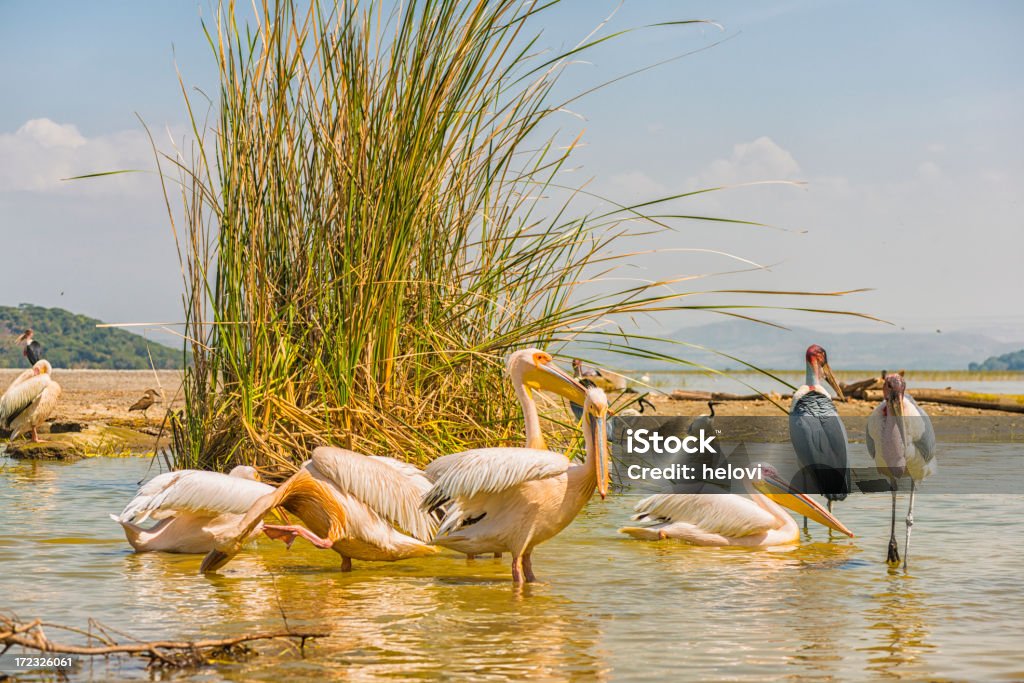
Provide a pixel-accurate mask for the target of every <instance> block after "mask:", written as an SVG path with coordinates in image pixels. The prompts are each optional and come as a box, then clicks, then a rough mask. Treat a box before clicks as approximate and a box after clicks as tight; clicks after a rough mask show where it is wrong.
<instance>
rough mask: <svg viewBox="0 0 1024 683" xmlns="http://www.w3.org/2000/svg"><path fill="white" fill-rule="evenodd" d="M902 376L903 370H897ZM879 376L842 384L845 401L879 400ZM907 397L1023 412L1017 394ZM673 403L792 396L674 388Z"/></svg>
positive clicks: (921, 392)
mask: <svg viewBox="0 0 1024 683" xmlns="http://www.w3.org/2000/svg"><path fill="white" fill-rule="evenodd" d="M900 374H903V371H902V370H901V371H900ZM882 384H883V379H882V376H881V375H879V376H878V377H869V378H867V379H862V380H860V381H858V382H850V383H848V384H846V383H841V384H840V385H839V386H841V387H842V389H843V394H844V395H845V396H846V398H848V399H849V398H853V399H858V400H861V401H881V400H882V398H883V396H882ZM910 394H911V395H912V396H913V397H914V400H916V401H918V402H922V403H940V404H944V405H950V406H959V407H961V408H980V409H982V410H1002V411H1005V412H1010V413H1024V395H1020V394H985V393H980V392H975V391H957V390H956V389H913V390H912V391H910ZM669 398H670V399H672V400H674V401H761V400H778V399H786V400H788V399H790V398H792V394H783V395H781V396H779V395H778V394H770V395H764V394H729V393H726V392H721V391H683V390H682V389H677V390H676V391H673V392H672V393H671V394H669Z"/></svg>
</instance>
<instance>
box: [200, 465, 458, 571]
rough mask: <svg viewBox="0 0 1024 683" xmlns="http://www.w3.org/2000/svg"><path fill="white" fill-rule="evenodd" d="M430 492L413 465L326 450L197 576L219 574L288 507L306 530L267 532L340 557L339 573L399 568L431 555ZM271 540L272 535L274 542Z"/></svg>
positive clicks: (268, 499)
mask: <svg viewBox="0 0 1024 683" xmlns="http://www.w3.org/2000/svg"><path fill="white" fill-rule="evenodd" d="M429 489H430V482H429V481H428V480H427V479H426V478H425V477H424V476H423V472H421V471H420V470H419V469H417V468H416V467H414V466H413V465H410V464H409V463H405V462H402V461H400V460H395V459H394V458H386V457H381V456H375V455H361V454H359V453H355V452H353V451H349V450H346V449H344V448H333V447H329V446H321V447H320V448H317V449H316V450H314V451H313V455H312V456H311V457H310V459H309V460H308V461H306V462H305V463H304V464H303V465H302V468H301V469H300V470H299V471H298V472H296V473H295V474H294V475H292V476H291V477H290V478H289V479H288V480H287V481H285V482H284V483H283V484H281V486H279V487H278V488H277V490H275V491H273V492H272V493H269V494H268V495H265V496H263V497H262V498H260V499H259V500H257V501H256V502H255V503H253V505H252V507H251V508H249V510H248V512H247V513H246V515H245V517H244V518H243V519H240V520H239V521H238V522H237V523H236V524H235V525H234V528H233V530H232V533H230V534H229V535H227V536H226V537H225V538H224V539H223V540H221V541H219V542H218V543H217V545H216V547H215V548H214V549H213V550H211V551H210V553H209V554H208V555H207V556H206V557H205V558H204V559H203V563H202V565H201V566H200V571H203V572H212V571H216V570H217V569H220V568H221V567H223V566H224V565H225V564H227V563H228V561H230V560H231V558H232V557H234V556H235V555H236V554H237V553H238V551H239V550H241V548H242V545H244V543H245V541H246V539H247V538H248V537H249V536H250V535H251V534H252V533H253V532H254V530H256V529H257V528H258V527H259V525H260V524H261V521H262V519H263V517H264V515H266V514H267V513H268V512H269V511H270V510H271V509H273V508H277V507H283V508H284V509H285V510H288V511H289V512H291V513H292V514H294V515H295V516H296V517H298V518H299V519H300V520H301V521H302V522H303V524H305V525H306V527H308V529H306V528H303V527H301V526H297V525H284V526H282V525H271V524H267V525H264V526H263V529H264V531H265V532H266V531H269V532H270V534H276V535H277V536H276V537H278V538H282V539H284V540H285V542H287V543H290V542H291V540H293V539H294V535H301V536H303V537H305V538H307V539H308V540H310V542H312V543H313V544H314V545H316V546H318V547H321V548H331V549H333V550H334V551H335V552H336V553H338V554H339V555H341V570H342V571H346V572H347V571H351V570H352V559H353V558H354V559H357V560H368V561H376V562H394V561H396V560H405V559H408V558H411V557H422V556H424V555H433V554H435V553H437V552H439V551H438V549H437V548H435V547H434V546H432V545H430V544H429V541H430V539H431V537H432V536H433V535H434V532H435V530H436V529H437V520H436V519H434V518H432V517H431V516H430V515H429V514H427V513H426V512H424V511H422V510H420V507H419V502H420V499H421V497H422V496H423V494H424V493H425V492H426V491H428V490H429ZM270 534H268V535H270Z"/></svg>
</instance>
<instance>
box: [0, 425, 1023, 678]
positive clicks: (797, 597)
mask: <svg viewBox="0 0 1024 683" xmlns="http://www.w3.org/2000/svg"><path fill="white" fill-rule="evenodd" d="M853 447H854V448H861V449H862V448H863V445H861V444H857V445H854V446H853ZM1019 448H1020V447H1019V445H1011V444H997V445H993V444H985V445H974V446H950V445H944V446H943V449H944V450H943V451H940V458H941V457H942V453H943V452H945V453H947V454H950V452H951V450H954V449H969V450H971V451H972V452H978V453H979V454H980V455H983V456H985V457H986V459H987V460H989V461H992V462H1005V463H1007V466H1008V467H1009V468H1010V469H1008V472H1009V471H1011V470H1012V471H1013V472H1016V470H1017V469H1019V468H1018V467H1017V458H1016V457H1013V456H1017V455H1019ZM960 455H963V454H960ZM953 460H956V461H965V460H966V458H964V457H957V458H953V457H949V458H947V461H949V462H951V461H953ZM150 463H151V461H150V460H147V459H143V458H128V459H105V458H96V459H90V460H87V461H81V462H79V463H75V464H70V465H64V464H58V463H42V462H14V461H3V460H0V509H2V510H4V512H5V515H4V524H3V526H0V607H2V608H6V609H9V610H13V611H15V612H17V613H18V614H19V615H21V616H22V617H23V618H25V619H30V618H34V617H36V616H39V617H42V618H45V619H46V620H48V621H52V622H58V623H65V624H69V625H75V626H79V627H84V626H86V620H87V618H88V617H93V618H96V619H99V620H100V621H102V622H103V623H104V624H107V625H109V626H112V627H114V628H118V629H122V630H125V631H128V632H130V633H131V634H133V635H135V636H138V637H140V638H157V637H160V638H198V637H223V636H229V635H233V634H238V633H244V632H253V631H276V630H280V629H282V628H283V627H284V622H283V619H284V617H287V622H288V624H289V625H290V626H291V627H292V628H295V629H310V630H328V631H330V632H331V633H332V635H331V636H330V637H329V638H326V639H323V640H320V641H318V642H317V643H316V644H314V645H312V646H311V647H310V648H309V649H308V651H307V656H306V657H305V658H301V657H299V656H297V655H296V654H295V653H293V652H291V651H289V650H288V649H287V647H286V646H284V645H280V644H269V645H260V646H258V647H259V650H260V652H261V656H259V657H255V658H253V659H250V660H249V661H247V662H243V663H226V664H222V665H217V666H214V667H210V668H206V669H203V670H199V671H195V670H193V671H186V672H181V673H176V674H168V675H166V676H164V678H168V677H169V678H171V679H172V680H192V681H219V680H229V681H285V680H287V681H303V680H329V679H334V678H339V679H345V680H353V681H362V680H371V679H378V678H391V679H396V680H406V679H436V678H441V677H444V676H452V675H462V676H466V677H471V678H472V679H474V680H507V679H509V678H528V679H535V680H565V679H571V678H576V679H584V680H586V679H594V678H597V679H614V680H624V681H632V680H652V679H657V678H661V679H668V680H700V681H724V680H729V681H779V680H786V681H792V680H807V681H818V680H823V679H826V678H832V679H833V680H864V679H875V678H894V679H907V680H926V679H927V680H936V679H941V680H972V681H973V680H1020V679H1022V678H1024V651H1022V648H1021V643H1020V634H1021V633H1022V632H1024V592H1022V591H1021V566H1022V561H1024V551H1022V549H1021V541H1022V540H1024V514H1022V513H1024V495H952V494H941V495H940V494H934V495H927V494H923V495H920V496H919V497H918V502H917V505H916V509H915V517H916V522H917V523H916V526H915V528H914V536H913V543H912V552H911V556H910V559H911V568H910V571H909V573H906V574H905V573H904V572H903V571H901V570H890V569H889V568H887V567H886V565H885V564H884V561H883V560H884V556H885V546H886V541H887V538H888V518H889V500H888V497H887V496H885V495H881V496H877V495H876V496H864V495H856V496H854V497H851V499H850V500H848V501H847V502H845V503H842V504H840V505H839V507H838V509H837V513H838V515H839V517H840V518H841V519H842V520H843V521H844V522H845V523H846V524H847V525H848V526H849V527H850V528H852V529H853V530H854V531H855V532H856V533H857V534H858V537H857V538H856V539H853V540H851V539H846V538H845V537H843V538H842V539H836V540H833V541H832V542H829V540H828V534H827V532H826V531H825V530H823V529H821V528H814V529H812V530H811V536H810V538H809V539H807V541H808V542H806V543H805V544H804V545H803V546H801V547H798V548H790V549H781V550H776V551H746V550H737V549H705V548H692V547H687V546H683V545H679V544H676V543H673V542H670V541H666V542H660V543H644V542H640V541H633V540H627V539H625V538H621V537H619V536H618V535H617V534H616V533H615V529H616V528H617V527H618V526H620V525H621V524H622V523H623V522H624V521H625V520H626V519H627V518H628V513H629V507H630V505H631V504H632V503H633V502H635V500H636V499H635V498H630V497H624V496H619V497H615V496H612V497H610V498H609V499H608V500H607V501H603V502H602V501H600V500H599V499H595V500H593V501H592V502H591V503H590V504H589V505H588V506H587V508H586V509H585V510H584V513H583V514H582V515H581V517H580V518H579V519H578V520H577V521H576V522H575V523H574V524H573V525H572V526H571V527H569V529H567V530H566V531H565V532H563V533H562V534H561V535H560V536H558V537H556V538H555V539H553V540H552V541H550V542H548V543H547V544H545V545H542V546H541V547H540V548H539V549H538V550H537V552H536V553H535V556H534V557H535V561H534V567H535V570H536V571H537V573H538V575H539V576H540V578H541V580H542V581H544V582H545V583H543V584H538V585H532V586H527V587H526V588H525V589H522V590H516V589H514V588H513V587H512V585H511V584H510V581H509V568H508V558H507V556H506V559H505V561H495V560H491V559H482V560H476V561H474V562H467V561H466V560H465V559H464V558H461V557H460V556H456V555H454V554H451V555H449V554H445V555H442V556H440V557H436V558H429V559H425V560H422V561H409V562H399V563H394V564H371V563H364V562H356V563H355V571H354V572H352V573H351V574H341V573H339V572H338V571H337V566H338V558H337V556H336V555H335V554H334V553H332V552H329V551H317V550H314V549H312V548H311V547H310V546H308V545H301V543H302V542H301V541H299V542H297V543H296V545H295V547H294V548H293V549H292V550H291V551H285V550H284V549H283V546H279V545H272V544H270V543H269V542H261V543H259V544H258V546H257V547H256V548H255V549H253V550H250V551H247V552H244V553H242V554H241V555H239V556H238V557H237V558H236V560H235V561H234V562H232V563H231V564H229V565H228V566H227V567H226V568H225V570H223V574H222V575H218V576H213V577H209V578H207V577H204V576H201V575H199V574H198V573H197V568H198V565H199V562H200V559H201V558H200V557H199V556H181V555H162V554H156V553H150V554H144V555H135V554H133V553H131V552H130V549H129V547H128V545H127V543H126V542H125V540H124V537H123V536H122V534H121V531H120V528H119V527H118V526H117V525H116V524H114V523H113V522H111V521H110V520H109V519H107V517H106V515H107V513H108V512H111V511H117V510H119V509H120V507H121V506H122V505H123V504H124V502H125V501H126V500H128V498H129V497H130V496H131V495H132V494H133V492H134V490H135V485H136V482H138V481H139V480H140V479H141V478H143V477H144V476H146V473H147V468H148V467H149V466H150ZM944 474H945V475H948V476H955V474H956V473H955V472H950V471H949V470H948V469H947V470H940V474H939V475H938V476H943V475H944ZM904 506H905V500H903V499H901V500H900V511H899V518H900V519H901V520H902V517H903V515H904V514H905V510H904ZM900 540H901V546H902V522H901V524H900ZM49 635H50V637H51V638H54V639H57V638H58V634H57V633H56V632H54V631H52V630H50V631H49ZM75 678H78V679H89V678H93V679H96V680H112V679H116V680H122V679H149V678H150V676H149V674H148V673H146V672H145V671H144V670H143V669H142V668H141V665H140V664H139V663H137V662H134V661H130V660H129V661H124V660H121V661H112V662H104V661H102V660H99V661H96V662H94V663H93V664H91V665H90V666H89V667H87V668H84V669H82V670H80V671H79V673H78V674H77V675H76V676H75Z"/></svg>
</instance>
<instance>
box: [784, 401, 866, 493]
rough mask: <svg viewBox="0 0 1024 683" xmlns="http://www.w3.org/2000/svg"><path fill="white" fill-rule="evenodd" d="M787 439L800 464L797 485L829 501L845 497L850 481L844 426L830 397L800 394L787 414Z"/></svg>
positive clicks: (848, 490)
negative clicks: (802, 395) (799, 477)
mask: <svg viewBox="0 0 1024 683" xmlns="http://www.w3.org/2000/svg"><path fill="white" fill-rule="evenodd" d="M789 438H790V441H791V442H792V444H793V448H794V450H795V451H796V455H797V459H798V460H799V461H800V466H801V475H802V481H798V482H796V486H797V487H798V488H799V489H801V490H802V491H804V492H806V493H821V494H822V495H824V496H825V497H826V498H828V499H829V500H843V499H844V498H846V495H847V494H848V493H849V492H850V484H851V481H850V467H849V456H848V454H847V450H846V445H847V436H846V427H845V426H844V425H843V421H842V420H841V419H840V418H839V413H838V411H836V408H835V405H833V403H832V399H830V398H829V397H828V396H825V395H823V394H818V393H817V392H812V393H809V394H807V395H805V396H804V397H802V398H801V399H800V400H799V401H798V402H797V403H796V405H794V406H793V410H792V412H791V413H790V415H789Z"/></svg>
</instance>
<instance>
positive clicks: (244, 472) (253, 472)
mask: <svg viewBox="0 0 1024 683" xmlns="http://www.w3.org/2000/svg"><path fill="white" fill-rule="evenodd" d="M228 476H229V477H238V478H239V479H251V480H253V481H260V473H259V470H257V469H256V468H255V467H250V466H249V465H238V466H237V467H234V468H232V470H231V471H230V472H228Z"/></svg>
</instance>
